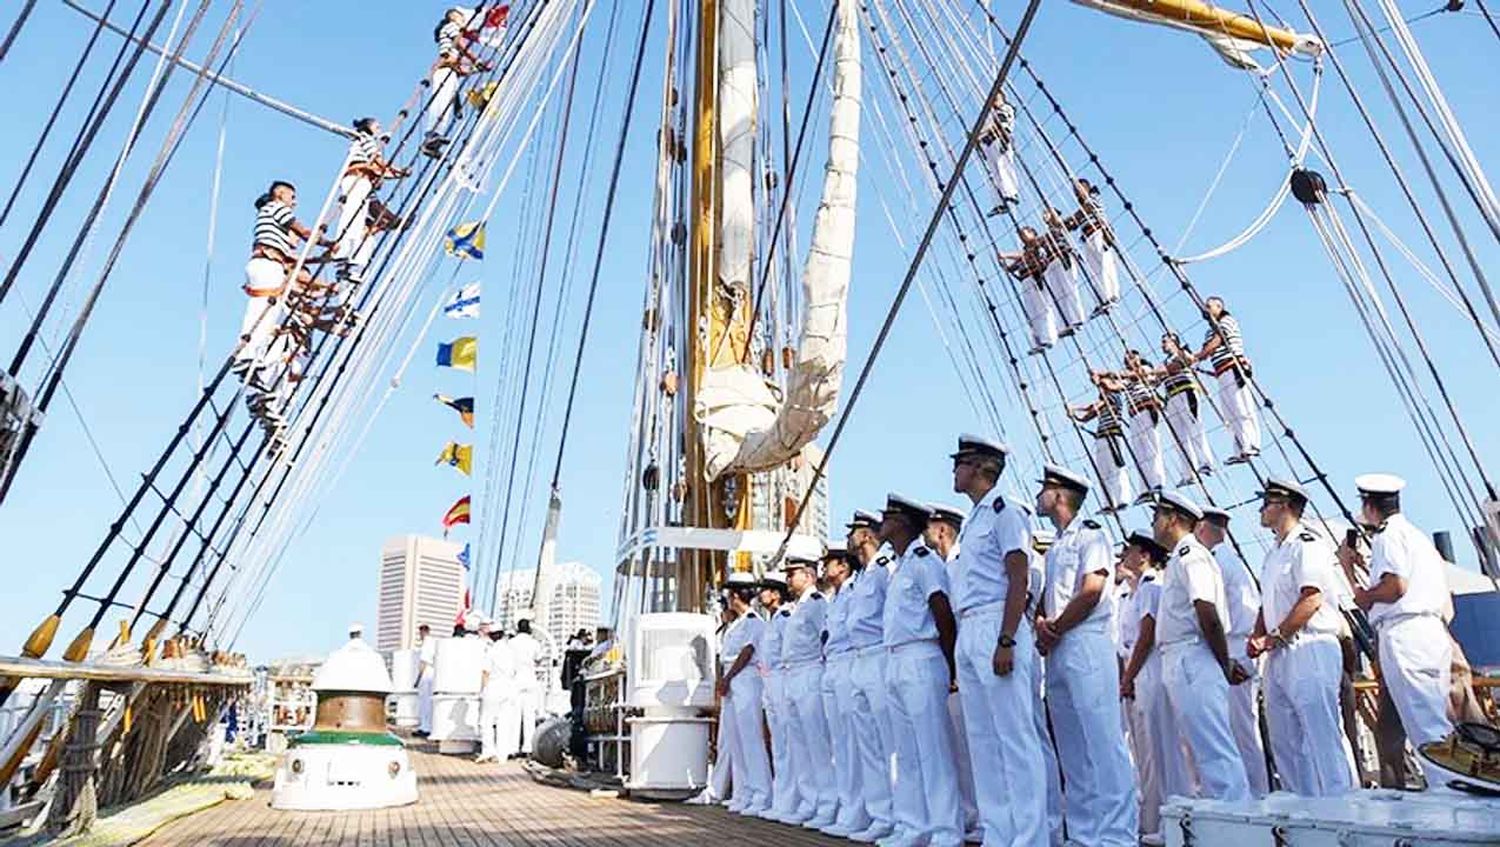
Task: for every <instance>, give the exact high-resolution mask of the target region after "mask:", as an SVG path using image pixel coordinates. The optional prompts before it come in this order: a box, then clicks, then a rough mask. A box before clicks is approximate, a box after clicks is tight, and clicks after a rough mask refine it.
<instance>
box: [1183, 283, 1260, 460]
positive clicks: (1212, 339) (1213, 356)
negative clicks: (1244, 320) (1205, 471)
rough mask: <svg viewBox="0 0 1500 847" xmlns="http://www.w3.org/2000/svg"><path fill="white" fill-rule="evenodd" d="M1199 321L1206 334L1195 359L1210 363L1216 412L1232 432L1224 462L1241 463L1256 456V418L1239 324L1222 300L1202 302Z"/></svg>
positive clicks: (1258, 435) (1258, 444)
mask: <svg viewBox="0 0 1500 847" xmlns="http://www.w3.org/2000/svg"><path fill="white" fill-rule="evenodd" d="M1203 319H1204V320H1206V321H1208V334H1207V335H1206V336H1204V339H1203V349H1201V350H1199V351H1198V354H1197V356H1196V357H1195V358H1196V359H1197V360H1198V361H1200V362H1202V361H1205V360H1207V361H1209V362H1210V363H1211V364H1212V366H1213V373H1214V376H1215V377H1217V378H1218V380H1219V402H1220V406H1221V409H1220V411H1221V413H1222V414H1223V415H1224V422H1225V423H1227V424H1228V425H1229V429H1230V431H1232V432H1233V433H1234V446H1235V450H1236V452H1235V454H1234V455H1233V456H1230V457H1229V458H1227V459H1225V460H1224V462H1225V463H1226V464H1230V465H1238V464H1243V463H1245V462H1248V461H1250V460H1251V459H1253V458H1255V457H1256V456H1259V455H1260V417H1259V413H1258V412H1256V410H1255V394H1254V392H1252V391H1251V390H1250V375H1251V368H1250V360H1249V359H1248V358H1246V357H1245V339H1244V336H1243V335H1241V334H1240V322H1239V321H1238V320H1237V319H1236V318H1235V317H1234V316H1233V315H1231V314H1229V310H1228V309H1227V308H1225V307H1224V299H1223V298H1222V297H1209V298H1208V299H1207V300H1204V301H1203Z"/></svg>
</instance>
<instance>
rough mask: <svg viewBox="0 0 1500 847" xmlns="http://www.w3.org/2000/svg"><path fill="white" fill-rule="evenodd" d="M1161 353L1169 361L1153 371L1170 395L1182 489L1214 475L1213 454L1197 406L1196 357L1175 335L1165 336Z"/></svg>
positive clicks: (1171, 426)
mask: <svg viewBox="0 0 1500 847" xmlns="http://www.w3.org/2000/svg"><path fill="white" fill-rule="evenodd" d="M1161 351H1162V352H1163V353H1165V354H1166V356H1167V358H1166V360H1165V361H1163V362H1162V364H1161V366H1160V367H1158V368H1156V369H1155V371H1154V374H1155V376H1156V377H1157V378H1158V379H1160V380H1161V388H1162V390H1163V391H1165V392H1166V394H1167V427H1168V431H1169V433H1170V434H1171V436H1172V443H1173V444H1175V445H1176V446H1177V450H1176V455H1177V464H1178V467H1179V469H1180V470H1181V472H1182V478H1181V479H1179V480H1178V481H1177V484H1178V485H1179V486H1183V485H1191V484H1192V483H1193V480H1194V479H1195V478H1196V476H1197V475H1199V474H1201V475H1203V476H1207V475H1209V474H1211V473H1213V465H1214V454H1213V449H1212V448H1211V447H1209V445H1208V433H1207V432H1206V431H1205V429H1204V426H1203V413H1204V410H1203V409H1202V408H1201V407H1200V404H1199V402H1198V378H1197V376H1196V375H1195V374H1194V373H1193V354H1192V353H1191V352H1190V351H1188V350H1187V349H1186V348H1185V347H1184V346H1183V344H1182V339H1181V338H1180V337H1178V335H1177V333H1175V332H1167V333H1163V334H1162V337H1161Z"/></svg>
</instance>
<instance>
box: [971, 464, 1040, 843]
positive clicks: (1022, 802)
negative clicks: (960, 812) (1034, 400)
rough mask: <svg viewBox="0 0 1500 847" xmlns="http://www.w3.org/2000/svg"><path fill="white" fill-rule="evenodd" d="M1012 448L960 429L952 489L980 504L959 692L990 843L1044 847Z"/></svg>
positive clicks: (1026, 574)
mask: <svg viewBox="0 0 1500 847" xmlns="http://www.w3.org/2000/svg"><path fill="white" fill-rule="evenodd" d="M1009 453H1010V450H1009V448H1007V447H1006V446H1005V445H1004V444H1000V443H997V442H994V441H990V440H988V439H984V438H980V437H977V436H972V435H964V436H960V437H959V439H958V451H957V452H955V453H954V454H953V455H952V457H951V458H952V459H953V490H954V491H955V492H957V493H961V494H964V495H966V496H967V497H968V498H969V500H970V501H971V502H972V503H973V504H974V506H973V509H971V510H970V512H969V515H968V517H967V518H965V520H964V527H963V531H962V532H961V533H960V534H959V574H960V579H959V584H958V586H957V588H956V590H955V591H954V594H955V597H956V599H957V606H958V611H959V615H960V618H961V620H962V621H963V626H962V629H961V630H960V632H959V645H958V691H959V694H960V695H961V696H962V697H963V703H964V720H965V721H966V723H967V729H968V736H969V754H970V756H971V757H972V759H973V762H974V773H975V775H976V779H975V784H974V793H975V799H976V801H977V803H978V805H979V819H980V825H981V826H982V827H983V828H984V843H985V844H986V845H998V844H1007V845H1008V844H1018V845H1019V844H1024V845H1032V844H1035V845H1040V844H1046V843H1047V841H1048V837H1047V832H1046V824H1045V817H1046V807H1047V797H1046V788H1045V785H1046V772H1045V766H1044V764H1043V757H1042V749H1041V739H1040V738H1039V737H1038V735H1037V731H1036V714H1035V709H1036V704H1035V700H1036V696H1037V686H1038V685H1040V679H1041V677H1040V667H1039V665H1040V662H1039V660H1038V658H1037V654H1036V649H1035V646H1034V641H1033V637H1032V631H1031V627H1030V626H1028V625H1026V620H1027V616H1026V610H1027V605H1028V600H1029V595H1030V592H1029V588H1030V584H1029V583H1030V576H1031V562H1032V553H1031V531H1032V521H1031V515H1030V513H1029V511H1028V510H1027V508H1026V507H1025V506H1023V505H1021V504H1020V503H1017V502H1014V501H1011V500H1007V499H1006V498H1004V497H1002V496H1001V494H1000V489H999V487H998V483H999V480H1000V474H1001V472H1002V471H1003V470H1004V469H1005V460H1006V456H1007V455H1008V454H1009Z"/></svg>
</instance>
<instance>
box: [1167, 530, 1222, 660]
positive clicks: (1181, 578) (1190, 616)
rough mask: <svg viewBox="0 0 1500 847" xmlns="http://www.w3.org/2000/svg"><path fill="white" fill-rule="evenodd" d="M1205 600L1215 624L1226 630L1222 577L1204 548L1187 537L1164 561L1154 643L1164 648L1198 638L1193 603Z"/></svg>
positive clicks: (1199, 636)
mask: <svg viewBox="0 0 1500 847" xmlns="http://www.w3.org/2000/svg"><path fill="white" fill-rule="evenodd" d="M1199 600H1207V601H1209V602H1211V603H1213V604H1214V608H1215V609H1217V610H1218V612H1219V624H1220V625H1221V626H1224V627H1225V628H1228V620H1229V609H1228V606H1229V603H1228V600H1227V599H1226V598H1225V596H1224V578H1223V577H1222V576H1220V575H1219V566H1218V564H1217V563H1216V562H1214V557H1213V554H1212V553H1210V552H1208V548H1206V547H1204V546H1203V545H1202V544H1200V543H1198V539H1196V538H1194V537H1192V536H1191V535H1189V536H1186V537H1184V538H1183V539H1182V540H1181V541H1179V542H1177V548H1176V549H1175V550H1174V551H1173V552H1172V556H1171V558H1169V559H1167V573H1166V577H1165V578H1164V579H1163V580H1162V586H1161V608H1160V609H1158V610H1157V617H1156V641H1157V643H1158V644H1161V645H1167V644H1172V643H1174V642H1178V641H1192V640H1195V639H1199V638H1202V636H1203V633H1202V631H1201V630H1200V629H1199V628H1198V613H1197V612H1196V611H1195V610H1194V608H1193V604H1194V603H1195V602H1197V601H1199Z"/></svg>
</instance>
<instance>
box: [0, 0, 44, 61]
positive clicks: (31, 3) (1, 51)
mask: <svg viewBox="0 0 1500 847" xmlns="http://www.w3.org/2000/svg"><path fill="white" fill-rule="evenodd" d="M34 8H36V0H26V5H25V6H22V7H21V11H20V13H18V14H17V15H16V20H15V23H13V24H11V25H10V31H9V32H7V33H5V41H4V42H0V62H3V61H5V57H6V56H8V55H10V48H11V47H12V46H14V45H15V43H16V39H17V38H18V37H19V36H20V35H21V30H22V29H23V28H24V27H25V26H26V21H27V20H29V19H30V18H31V10H32V9H34Z"/></svg>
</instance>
